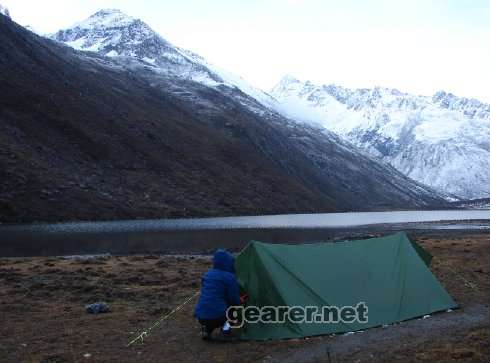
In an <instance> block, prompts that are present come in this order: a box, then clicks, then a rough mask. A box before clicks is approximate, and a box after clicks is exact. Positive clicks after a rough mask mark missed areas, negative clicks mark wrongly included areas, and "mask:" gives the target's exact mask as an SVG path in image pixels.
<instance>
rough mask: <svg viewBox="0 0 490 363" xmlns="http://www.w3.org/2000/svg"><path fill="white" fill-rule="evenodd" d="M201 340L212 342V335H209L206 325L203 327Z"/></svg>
mask: <svg viewBox="0 0 490 363" xmlns="http://www.w3.org/2000/svg"><path fill="white" fill-rule="evenodd" d="M201 339H202V340H211V334H209V332H208V330H207V329H206V327H205V326H204V325H201Z"/></svg>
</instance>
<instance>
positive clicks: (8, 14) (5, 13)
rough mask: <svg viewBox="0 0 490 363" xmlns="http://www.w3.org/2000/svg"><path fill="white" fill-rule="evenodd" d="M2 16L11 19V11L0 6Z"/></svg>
mask: <svg viewBox="0 0 490 363" xmlns="http://www.w3.org/2000/svg"><path fill="white" fill-rule="evenodd" d="M0 14H2V15H5V16H6V17H7V18H10V12H9V9H8V8H6V7H5V6H3V5H2V4H0Z"/></svg>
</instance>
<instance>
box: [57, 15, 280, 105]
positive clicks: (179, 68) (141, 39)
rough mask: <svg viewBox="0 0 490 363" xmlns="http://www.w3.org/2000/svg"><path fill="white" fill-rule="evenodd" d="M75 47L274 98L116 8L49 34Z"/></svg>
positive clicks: (269, 100)
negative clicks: (179, 46)
mask: <svg viewBox="0 0 490 363" xmlns="http://www.w3.org/2000/svg"><path fill="white" fill-rule="evenodd" d="M51 38H52V39H54V40H57V41H59V42H63V43H65V44H67V45H69V46H71V47H73V48H75V49H78V50H83V51H92V52H97V53H98V54H100V55H103V56H107V57H112V58H114V59H115V60H117V61H119V62H123V63H124V62H126V64H131V66H135V65H137V64H138V62H139V65H140V66H142V67H151V68H152V69H153V70H154V71H155V72H158V73H159V74H168V75H172V76H175V77H180V78H185V79H190V80H193V81H195V82H199V83H202V84H205V85H207V86H210V87H216V86H220V85H224V86H227V87H230V88H237V89H239V90H241V91H242V92H243V93H245V94H247V95H249V96H251V97H253V98H255V99H256V100H257V101H259V102H261V103H263V104H265V105H267V106H269V107H270V106H271V105H272V104H275V103H276V101H275V100H274V99H273V98H272V97H271V96H269V95H268V94H266V93H264V92H262V91H260V90H258V89H256V88H254V87H252V86H250V85H249V84H248V83H247V82H245V81H244V80H243V79H241V78H240V77H238V76H236V75H234V74H231V73H229V72H227V71H224V70H222V69H220V68H218V67H216V66H214V65H212V64H210V63H208V62H207V61H206V60H205V59H204V58H202V57H200V56H198V55H197V54H194V53H192V52H190V51H187V50H185V49H181V48H178V47H176V46H174V45H173V44H171V43H169V42H168V41H167V40H165V39H164V38H162V37H161V36H160V35H159V34H158V33H156V32H155V31H154V30H153V29H151V28H150V27H149V26H148V25H147V24H146V23H144V22H143V21H141V20H140V19H136V18H133V17H131V16H128V15H126V14H124V13H123V12H121V11H120V10H117V9H103V10H100V11H98V12H96V13H95V14H93V15H92V16H90V17H89V18H88V19H86V20H84V21H82V22H79V23H76V24H75V25H73V26H71V27H70V28H68V29H64V30H60V31H58V32H57V33H55V34H53V35H52V36H51Z"/></svg>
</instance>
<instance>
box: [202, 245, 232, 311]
mask: <svg viewBox="0 0 490 363" xmlns="http://www.w3.org/2000/svg"><path fill="white" fill-rule="evenodd" d="M232 305H240V289H239V287H238V282H237V279H236V277H235V258H234V257H233V255H232V254H231V253H229V252H227V251H225V250H221V249H220V250H217V251H216V252H215V254H214V257H213V268H212V269H211V270H209V271H208V272H206V273H205V274H204V276H203V278H202V284H201V295H200V297H199V301H198V303H197V305H196V309H195V311H194V315H195V316H196V317H197V318H198V319H217V318H221V317H223V316H225V314H226V309H228V307H229V306H232Z"/></svg>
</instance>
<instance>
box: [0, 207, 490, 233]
mask: <svg viewBox="0 0 490 363" xmlns="http://www.w3.org/2000/svg"><path fill="white" fill-rule="evenodd" d="M468 220H490V210H449V211H446V210H442V211H396V212H352V213H319V214H284V215H271V216H250V217H222V218H188V219H155V220H128V221H110V222H73V223H58V224H32V225H12V226H0V232H1V230H2V229H4V230H5V229H8V230H10V231H12V230H19V231H20V230H22V231H30V232H43V233H51V232H52V233H100V232H119V233H120V232H151V231H162V230H196V229H235V228H253V229H263V228H342V227H355V226H365V225H373V224H399V223H416V222H443V221H468ZM461 226H462V225H461ZM433 227H434V228H454V226H453V227H450V226H444V225H442V226H437V225H433Z"/></svg>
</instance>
